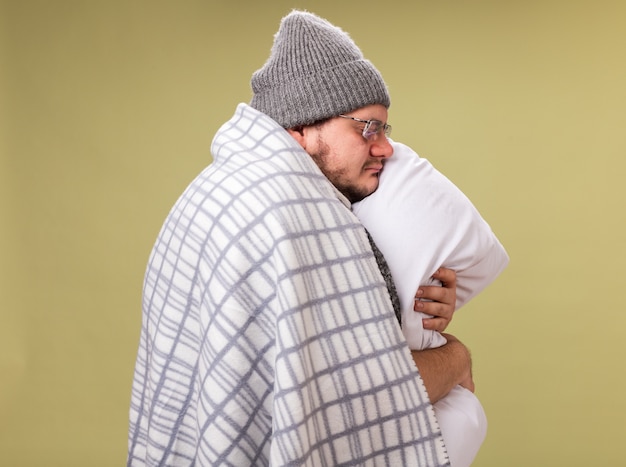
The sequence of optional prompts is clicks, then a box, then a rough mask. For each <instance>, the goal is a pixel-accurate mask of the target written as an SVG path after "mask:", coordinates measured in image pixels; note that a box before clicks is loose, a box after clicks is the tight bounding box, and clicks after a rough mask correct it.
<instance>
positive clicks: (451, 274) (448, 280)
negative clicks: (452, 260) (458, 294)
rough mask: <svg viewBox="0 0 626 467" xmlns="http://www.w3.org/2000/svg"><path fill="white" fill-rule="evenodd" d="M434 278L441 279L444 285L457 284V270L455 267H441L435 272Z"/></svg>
mask: <svg viewBox="0 0 626 467" xmlns="http://www.w3.org/2000/svg"><path fill="white" fill-rule="evenodd" d="M433 279H437V280H439V281H441V282H442V283H443V284H444V287H455V286H456V272H455V271H454V270H453V269H448V268H439V269H437V270H436V271H435V273H434V274H433Z"/></svg>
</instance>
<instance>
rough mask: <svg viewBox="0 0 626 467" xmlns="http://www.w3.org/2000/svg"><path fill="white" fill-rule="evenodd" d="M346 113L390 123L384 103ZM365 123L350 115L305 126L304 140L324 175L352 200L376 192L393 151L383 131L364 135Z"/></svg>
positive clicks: (305, 147)
mask: <svg viewBox="0 0 626 467" xmlns="http://www.w3.org/2000/svg"><path fill="white" fill-rule="evenodd" d="M346 115H348V116H349V117H355V118H358V119H361V120H379V121H381V122H384V123H386V122H387V109H386V108H385V107H384V106H382V105H370V106H367V107H363V108H361V109H358V110H355V111H353V112H349V113H347V114H346ZM365 125H366V124H365V123H363V122H357V121H354V120H352V119H349V118H341V117H337V118H332V119H330V120H328V121H326V122H324V123H323V124H321V125H318V126H312V127H305V128H304V129H303V130H302V140H303V141H300V143H301V144H302V146H303V147H304V149H305V150H306V151H307V152H308V153H309V154H310V156H311V157H312V158H313V160H314V161H315V162H316V163H317V165H318V166H319V168H320V169H321V171H322V172H323V173H324V175H326V177H327V178H328V179H329V180H330V182H331V183H332V184H333V185H335V187H337V189H338V190H339V191H340V192H341V193H343V195H344V196H346V197H347V198H348V199H349V200H350V201H351V202H352V203H356V202H357V201H360V200H362V199H363V198H365V197H366V196H369V195H371V194H372V193H373V192H374V191H376V189H377V188H378V181H379V178H380V174H381V172H382V170H383V165H384V163H385V161H386V160H387V159H388V158H389V157H391V155H392V154H393V148H392V147H391V144H390V143H389V141H388V140H387V137H386V136H385V134H384V133H383V132H382V131H381V132H379V133H378V134H377V135H376V136H374V137H373V138H371V139H369V140H368V139H366V138H364V137H363V128H364V127H365ZM290 132H291V133H292V135H293V134H294V133H293V131H290ZM296 139H299V138H296Z"/></svg>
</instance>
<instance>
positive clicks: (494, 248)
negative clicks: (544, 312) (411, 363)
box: [353, 141, 509, 350]
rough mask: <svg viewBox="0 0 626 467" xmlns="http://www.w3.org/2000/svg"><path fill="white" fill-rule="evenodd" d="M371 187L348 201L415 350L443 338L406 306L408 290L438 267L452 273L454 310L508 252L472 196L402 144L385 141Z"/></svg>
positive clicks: (477, 289) (483, 282)
mask: <svg viewBox="0 0 626 467" xmlns="http://www.w3.org/2000/svg"><path fill="white" fill-rule="evenodd" d="M391 143H392V145H393V148H394V153H393V156H392V157H391V158H389V159H388V160H387V163H386V165H385V168H384V170H383V172H382V174H381V179H380V186H379V188H378V190H376V192H374V193H373V194H372V195H370V196H368V197H367V198H365V199H364V200H363V201H361V202H359V203H355V204H354V205H353V209H354V213H355V214H356V215H357V216H358V217H359V218H360V219H361V222H363V224H364V226H365V228H366V229H367V230H368V231H369V232H370V233H371V235H372V237H373V238H374V241H375V242H376V245H377V246H378V247H379V248H380V250H381V251H382V253H383V255H384V256H385V259H386V260H387V262H388V263H389V268H390V270H391V273H392V275H393V278H394V281H395V283H396V288H397V290H398V294H399V297H400V304H401V307H402V328H403V332H404V335H405V337H406V339H407V341H408V343H409V347H411V348H412V349H415V350H419V349H423V348H427V347H436V346H439V345H443V344H444V343H445V339H444V338H443V337H442V336H441V335H440V334H439V333H437V332H435V331H428V330H424V329H423V326H422V318H423V317H424V316H423V315H422V314H421V313H416V312H415V311H414V310H413V300H414V296H415V292H416V291H417V289H418V287H419V286H420V285H428V284H429V283H430V282H431V281H432V278H431V276H432V274H433V273H434V272H435V271H436V270H437V268H439V267H440V266H444V267H447V268H450V269H454V270H455V271H456V273H457V303H456V309H457V310H458V309H459V308H460V307H462V306H463V305H464V304H465V303H467V302H468V301H469V300H470V299H471V298H472V297H474V296H475V295H476V294H478V293H479V292H480V291H482V290H483V289H484V288H485V287H487V285H489V284H490V283H491V282H492V281H493V280H494V279H495V278H496V277H497V276H498V275H499V274H500V273H501V272H502V271H503V270H504V268H505V267H506V266H507V264H508V261H509V257H508V255H507V253H506V251H505V250H504V248H503V246H502V245H501V243H500V242H499V240H498V239H497V238H496V236H495V235H494V233H493V232H492V230H491V228H490V226H489V225H488V224H487V222H485V220H484V219H483V218H482V217H481V215H480V213H479V212H478V210H477V209H476V208H475V206H474V205H473V204H472V202H471V201H470V200H469V199H468V198H467V197H466V196H465V195H464V194H463V192H461V190H460V189H459V188H457V187H456V185H454V184H453V183H452V182H451V181H450V180H449V179H448V178H446V177H445V176H444V175H443V174H442V173H441V172H439V171H438V170H437V169H435V168H434V167H433V165H432V164H431V163H430V162H429V161H428V160H427V159H424V158H420V157H419V156H418V155H417V154H416V153H415V152H414V151H413V150H412V149H411V148H409V147H408V146H406V145H404V144H401V143H397V142H394V141H391Z"/></svg>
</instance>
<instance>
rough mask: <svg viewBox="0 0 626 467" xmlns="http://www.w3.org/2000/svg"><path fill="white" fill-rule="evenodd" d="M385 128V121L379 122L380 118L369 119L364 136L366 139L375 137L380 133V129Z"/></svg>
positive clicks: (364, 129)
mask: <svg viewBox="0 0 626 467" xmlns="http://www.w3.org/2000/svg"><path fill="white" fill-rule="evenodd" d="M382 129H383V122H379V121H378V120H369V121H368V122H367V123H366V124H365V128H363V136H364V137H365V138H366V139H372V138H375V137H376V135H378V134H379V133H380V130H382Z"/></svg>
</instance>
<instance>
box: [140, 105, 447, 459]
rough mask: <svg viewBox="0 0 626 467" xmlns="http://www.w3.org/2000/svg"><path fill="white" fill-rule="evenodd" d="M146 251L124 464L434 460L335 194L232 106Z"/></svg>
mask: <svg viewBox="0 0 626 467" xmlns="http://www.w3.org/2000/svg"><path fill="white" fill-rule="evenodd" d="M212 153H213V156H214V160H213V163H212V164H211V165H210V166H209V167H207V168H206V169H205V170H204V171H203V172H202V173H201V174H200V175H199V176H198V177H197V178H196V179H195V180H194V181H193V182H192V183H191V184H190V186H189V187H188V188H187V189H186V190H185V192H184V193H183V195H182V196H181V198H180V199H179V200H178V201H177V202H176V204H175V206H174V207H173V209H172V211H171V212H170V214H169V216H168V218H167V219H166V221H165V223H164V225H163V227H162V230H161V232H160V234H159V236H158V239H157V241H156V244H155V246H154V248H153V251H152V253H151V256H150V259H149V263H148V268H147V271H146V276H145V282H144V295H143V318H142V330H141V337H140V344H139V350H138V355H137V361H136V367H135V375H134V381H133V388H132V397H131V409H130V430H129V453H128V465H133V466H135V465H137V466H139V465H176V466H182V465H237V466H243V465H315V466H323V465H332V466H336V465H348V464H350V465H417V466H442V465H448V457H447V453H446V448H445V446H444V443H443V439H442V437H441V433H440V429H439V426H438V423H437V420H436V418H435V416H434V411H433V407H432V405H431V404H430V403H429V401H428V396H427V394H426V391H425V388H424V385H423V382H422V380H421V378H420V377H419V373H418V371H417V369H416V367H415V365H414V363H413V361H412V358H411V355H410V351H409V349H408V346H407V344H406V342H405V339H404V337H403V335H402V332H401V330H400V328H399V326H398V323H397V321H396V318H395V316H394V312H393V308H392V305H391V302H390V298H389V294H388V292H387V289H386V286H385V282H384V280H383V278H382V276H381V274H380V271H379V270H378V268H377V265H376V261H375V259H374V256H373V254H372V250H371V247H370V245H369V242H368V238H367V235H366V232H365V230H364V228H363V226H362V225H361V223H360V222H359V221H358V219H357V218H356V217H355V216H354V215H353V214H352V212H351V210H350V205H349V203H348V201H347V200H346V199H345V198H344V197H343V196H342V195H341V194H340V193H339V192H337V190H336V189H335V188H334V187H333V186H332V184H330V183H329V182H328V180H327V179H326V178H325V177H324V176H323V174H322V173H321V172H320V170H319V168H318V167H317V166H316V165H315V163H314V162H313V161H312V160H311V158H310V157H309V156H308V155H307V154H306V153H305V152H304V151H303V150H302V148H301V147H300V146H299V145H298V144H297V142H296V141H295V140H294V139H293V138H291V136H289V134H288V133H287V132H286V131H285V130H284V129H282V128H281V127H280V126H278V125H277V124H276V122H274V121H273V120H271V119H270V118H268V117H267V116H265V115H264V114H261V113H259V112H258V111H256V110H254V109H252V108H251V107H249V106H247V105H245V104H240V105H239V106H238V107H237V110H236V112H235V114H234V116H233V117H232V118H231V120H230V121H228V122H227V123H225V124H224V125H223V126H222V128H221V129H220V130H219V131H218V133H217V134H216V136H215V138H214V141H213V144H212Z"/></svg>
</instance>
